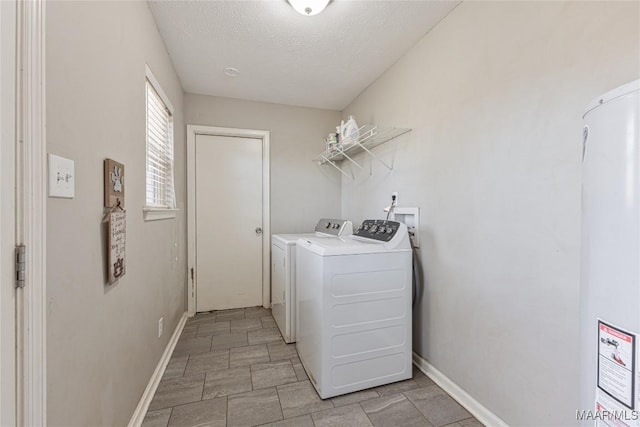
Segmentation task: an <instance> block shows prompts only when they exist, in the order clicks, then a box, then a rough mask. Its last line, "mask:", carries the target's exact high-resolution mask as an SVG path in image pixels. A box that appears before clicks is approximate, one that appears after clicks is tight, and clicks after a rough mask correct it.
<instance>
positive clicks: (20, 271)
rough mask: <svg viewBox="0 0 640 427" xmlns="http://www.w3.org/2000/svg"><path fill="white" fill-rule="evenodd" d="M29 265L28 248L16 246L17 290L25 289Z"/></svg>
mask: <svg viewBox="0 0 640 427" xmlns="http://www.w3.org/2000/svg"><path fill="white" fill-rule="evenodd" d="M26 265H27V247H26V246H25V245H16V288H24V283H25V275H26Z"/></svg>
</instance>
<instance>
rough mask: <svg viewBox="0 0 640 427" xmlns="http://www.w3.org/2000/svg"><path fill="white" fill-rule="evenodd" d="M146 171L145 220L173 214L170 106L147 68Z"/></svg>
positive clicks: (171, 116)
mask: <svg viewBox="0 0 640 427" xmlns="http://www.w3.org/2000/svg"><path fill="white" fill-rule="evenodd" d="M146 99H147V173H146V207H145V219H147V220H151V219H164V218H173V217H175V208H176V196H175V189H174V185H173V114H172V113H173V108H172V107H171V104H170V103H169V100H168V98H167V97H166V95H165V94H164V92H163V91H162V88H160V86H159V85H158V83H157V81H156V79H155V78H154V77H153V74H151V70H149V68H148V67H147V79H146Z"/></svg>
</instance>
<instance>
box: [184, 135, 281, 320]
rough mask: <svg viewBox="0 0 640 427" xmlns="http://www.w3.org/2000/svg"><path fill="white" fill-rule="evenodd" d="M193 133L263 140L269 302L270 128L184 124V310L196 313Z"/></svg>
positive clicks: (265, 293)
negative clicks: (185, 197) (185, 256)
mask: <svg viewBox="0 0 640 427" xmlns="http://www.w3.org/2000/svg"><path fill="white" fill-rule="evenodd" d="M196 135H211V136H233V137H240V138H254V139H260V140H262V305H263V307H265V308H269V306H270V304H271V267H270V266H271V261H270V259H271V258H270V253H269V249H270V247H271V243H270V242H271V239H270V236H271V216H270V212H271V209H270V205H269V203H270V199H271V195H270V193H271V192H270V184H269V176H270V172H269V168H270V160H269V159H270V157H269V131H266V130H252V129H236V128H225V127H216V126H201V125H189V124H188V125H187V262H188V269H187V276H188V277H187V283H188V285H187V312H188V314H189V316H193V315H194V314H196V289H197V287H198V275H197V271H196V200H195V198H196V168H195V166H196Z"/></svg>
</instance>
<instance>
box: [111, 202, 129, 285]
mask: <svg viewBox="0 0 640 427" xmlns="http://www.w3.org/2000/svg"><path fill="white" fill-rule="evenodd" d="M126 232H127V213H126V212H124V211H121V212H111V213H110V214H109V284H113V283H115V282H116V281H118V279H120V278H121V277H122V276H124V274H125V273H126V264H125V263H126V261H125V242H126V234H127V233H126Z"/></svg>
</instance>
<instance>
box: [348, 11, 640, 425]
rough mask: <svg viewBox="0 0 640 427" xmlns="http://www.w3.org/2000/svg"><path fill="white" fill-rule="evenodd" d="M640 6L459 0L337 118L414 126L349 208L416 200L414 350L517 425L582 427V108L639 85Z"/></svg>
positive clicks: (356, 186) (359, 186) (354, 212)
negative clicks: (419, 265) (390, 164)
mask: <svg viewBox="0 0 640 427" xmlns="http://www.w3.org/2000/svg"><path fill="white" fill-rule="evenodd" d="M639 8H640V4H639V3H637V2H627V3H615V2H464V3H463V4H461V5H460V6H459V7H458V8H457V9H455V10H454V11H453V12H452V13H451V14H450V15H449V16H448V17H447V18H446V19H445V20H443V21H442V22H441V23H440V24H439V25H438V26H437V27H436V28H435V29H434V30H433V31H431V32H430V33H429V34H428V35H427V36H426V37H425V38H424V39H423V40H422V41H421V42H419V43H418V44H417V45H416V46H415V47H414V48H413V49H412V50H411V51H409V52H408V53H407V54H406V55H405V56H403V57H402V59H401V60H400V61H398V63H396V64H395V65H394V66H393V67H392V68H391V69H389V70H388V71H387V72H386V73H385V74H384V75H383V76H382V77H381V78H380V79H378V80H377V81H376V82H375V83H374V84H373V85H371V86H370V87H369V88H368V89H367V90H366V91H365V92H364V93H362V94H361V95H360V96H359V97H358V98H357V99H356V100H355V101H354V102H353V103H352V104H351V105H350V106H349V107H348V108H347V109H346V110H345V111H344V116H345V117H346V116H347V115H348V114H354V115H355V117H356V119H357V120H358V121H359V122H362V123H366V122H371V123H376V124H379V125H391V126H405V127H410V128H413V131H412V132H411V133H410V134H408V135H406V136H404V137H401V138H400V139H398V140H397V141H396V142H392V143H389V144H387V145H386V146H383V147H380V149H379V150H378V151H377V152H378V153H379V154H380V155H381V156H382V157H383V158H384V159H387V160H391V159H393V160H394V163H395V169H394V172H393V174H390V173H388V172H387V171H386V170H384V169H383V168H381V167H378V165H375V164H374V172H373V176H372V177H371V178H370V177H369V176H368V171H365V172H362V173H360V175H358V176H357V178H356V180H355V181H354V182H352V181H350V180H347V179H343V185H342V190H343V194H342V200H343V204H342V206H343V207H342V214H343V216H346V217H349V218H352V219H354V220H355V221H359V220H362V219H363V218H365V217H381V215H383V213H382V208H383V207H384V206H386V205H388V204H389V199H390V194H391V192H392V191H398V192H399V201H400V205H401V206H419V207H420V208H421V230H420V233H421V239H422V247H421V250H420V252H421V259H422V262H423V265H424V268H425V271H426V291H425V294H424V297H423V298H422V301H421V302H420V304H419V306H418V308H417V310H415V319H416V334H415V344H414V346H415V349H416V350H417V351H418V352H419V353H420V354H421V355H422V356H423V357H425V358H426V359H427V360H428V361H429V362H431V363H432V364H433V365H435V367H436V368H438V369H439V370H441V371H442V372H443V373H444V374H445V375H447V376H448V377H449V378H450V379H452V380H453V381H454V382H455V383H457V384H458V385H459V386H461V387H462V388H463V389H464V390H466V391H467V392H468V393H470V394H471V395H472V396H473V397H475V398H476V399H477V400H478V401H479V402H481V403H482V404H484V405H485V406H486V407H487V408H489V409H490V410H491V411H493V412H494V413H495V414H496V415H498V416H499V417H501V418H502V419H503V420H504V421H506V422H507V423H508V424H510V425H572V424H575V423H576V421H575V417H576V415H575V410H576V409H577V408H578V406H579V402H578V395H579V386H580V378H579V356H580V355H579V347H578V339H579V338H578V337H579V325H578V322H579V302H580V294H579V287H580V268H579V267H580V250H579V249H580V159H581V143H582V140H581V137H582V119H581V117H582V114H583V112H584V109H585V106H586V105H587V103H588V102H589V101H590V100H591V99H592V98H594V97H596V96H598V95H599V94H601V93H603V92H605V91H607V90H610V89H613V88H615V87H617V86H619V85H621V84H623V83H627V82H629V81H631V80H635V79H637V78H638V76H639V74H640V68H639V67H640V56H639V55H640V33H639V31H640V24H639V16H640V13H639V12H640V9H639ZM585 409H587V408H585Z"/></svg>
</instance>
